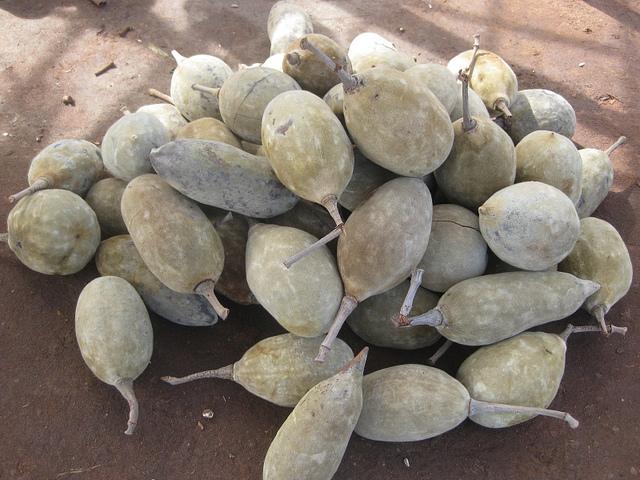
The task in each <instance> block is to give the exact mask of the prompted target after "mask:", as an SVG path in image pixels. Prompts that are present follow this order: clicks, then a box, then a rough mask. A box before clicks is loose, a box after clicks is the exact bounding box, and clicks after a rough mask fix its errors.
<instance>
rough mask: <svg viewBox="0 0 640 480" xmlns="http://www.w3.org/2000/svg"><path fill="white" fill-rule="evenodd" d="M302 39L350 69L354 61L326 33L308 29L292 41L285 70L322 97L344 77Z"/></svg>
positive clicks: (286, 58) (306, 87) (283, 61)
mask: <svg viewBox="0 0 640 480" xmlns="http://www.w3.org/2000/svg"><path fill="white" fill-rule="evenodd" d="M302 40H307V41H309V42H311V43H312V44H313V45H315V46H316V47H318V48H319V49H320V50H322V51H323V52H324V53H325V54H326V55H328V56H329V57H330V58H331V59H332V60H333V61H334V62H336V63H339V64H340V65H342V66H343V67H344V69H345V71H347V72H348V73H351V72H352V69H351V62H350V61H349V57H348V56H347V52H345V51H344V49H343V48H342V47H341V46H340V45H338V44H337V43H336V42H334V41H333V40H332V39H330V38H329V37H327V36H326V35H321V34H319V33H308V34H306V35H304V36H303V37H300V38H298V39H296V40H294V41H293V42H291V44H290V45H289V47H288V48H287V54H286V55H285V57H284V59H283V60H282V71H283V72H284V73H286V74H287V75H289V76H290V77H291V78H293V79H294V80H295V81H296V82H298V84H299V85H300V87H302V88H303V89H304V90H308V91H310V92H312V93H315V94H316V95H317V96H319V97H320V98H322V97H323V96H324V94H325V93H327V92H328V91H329V89H330V88H331V87H333V86H334V85H336V84H338V83H340V78H339V77H338V74H337V73H335V72H334V71H333V70H330V69H329V67H327V66H326V65H325V64H324V63H323V62H322V61H321V60H320V59H319V58H317V57H316V56H315V54H313V53H312V52H310V51H309V50H305V49H303V48H302V47H301V46H300V45H301V43H300V42H301V41H302ZM294 59H295V60H294ZM263 143H264V142H263Z"/></svg>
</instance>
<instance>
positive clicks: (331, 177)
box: [262, 90, 354, 203]
mask: <svg viewBox="0 0 640 480" xmlns="http://www.w3.org/2000/svg"><path fill="white" fill-rule="evenodd" d="M262 146H263V147H264V149H265V152H266V154H267V158H268V159H269V163H270V165H271V167H272V168H273V171H274V172H275V174H276V175H277V177H278V178H279V179H280V181H281V182H282V183H283V184H284V185H285V186H286V187H287V188H288V189H289V190H291V191H292V192H293V193H295V194H296V195H298V196H300V197H302V198H304V199H305V200H309V201H312V202H315V203H321V202H322V201H323V200H325V199H326V198H327V197H329V196H332V195H335V196H338V197H339V196H340V194H341V193H342V191H343V190H344V189H345V187H346V186H347V184H348V183H349V179H350V178H351V175H352V173H353V162H354V160H353V146H352V145H351V141H350V140H349V137H348V136H347V133H346V132H345V131H344V128H343V127H342V124H341V123H340V121H339V120H338V119H337V118H336V116H335V115H334V114H333V113H332V112H331V109H330V108H329V107H328V106H327V104H326V103H325V102H323V101H322V99H321V98H318V97H317V96H315V95H313V94H312V93H309V92H305V91H299V90H294V91H289V92H284V93H281V94H280V95H278V96H277V97H276V98H274V99H273V100H271V102H269V105H267V108H266V109H265V111H264V116H263V117H262Z"/></svg>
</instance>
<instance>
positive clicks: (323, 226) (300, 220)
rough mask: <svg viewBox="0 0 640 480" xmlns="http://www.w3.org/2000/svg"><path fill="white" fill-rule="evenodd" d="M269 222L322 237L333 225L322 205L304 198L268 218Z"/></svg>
mask: <svg viewBox="0 0 640 480" xmlns="http://www.w3.org/2000/svg"><path fill="white" fill-rule="evenodd" d="M269 223H271V224H273V225H280V226H281V227H293V228H297V229H299V230H304V231H305V232H307V233H310V234H311V235H313V236H314V237H318V238H319V237H322V236H323V235H324V234H325V233H326V232H327V231H329V230H331V229H332V228H333V227H334V225H335V222H334V221H333V219H332V218H331V215H329V213H328V212H327V211H326V210H325V209H324V208H323V207H321V206H320V205H317V204H315V203H312V202H307V201H306V200H300V201H299V202H298V203H296V206H295V207H293V208H292V209H291V210H288V211H286V212H284V213H283V214H282V215H278V216H277V217H273V218H270V219H269ZM331 245H332V244H331ZM334 253H335V248H334Z"/></svg>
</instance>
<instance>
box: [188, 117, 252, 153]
mask: <svg viewBox="0 0 640 480" xmlns="http://www.w3.org/2000/svg"><path fill="white" fill-rule="evenodd" d="M186 139H194V140H213V141H214V142H221V143H226V144H227V145H232V146H234V147H236V148H242V145H241V143H240V141H239V140H238V138H237V137H236V136H235V135H234V133H233V132H232V131H231V130H230V129H229V127H227V126H226V125H225V124H224V122H222V121H221V120H218V119H217V118H211V117H204V118H199V119H197V120H194V121H193V122H189V123H187V124H186V125H185V126H184V127H182V128H181V129H180V130H178V134H177V135H176V140H186Z"/></svg>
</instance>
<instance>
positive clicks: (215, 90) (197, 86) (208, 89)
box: [191, 83, 220, 97]
mask: <svg viewBox="0 0 640 480" xmlns="http://www.w3.org/2000/svg"><path fill="white" fill-rule="evenodd" d="M191 88H193V89H194V90H195V91H197V92H204V93H208V94H210V95H213V96H214V97H217V96H218V94H219V93H220V89H219V88H212V87H205V86H204V85H200V84H199V83H194V84H193V85H191Z"/></svg>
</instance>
